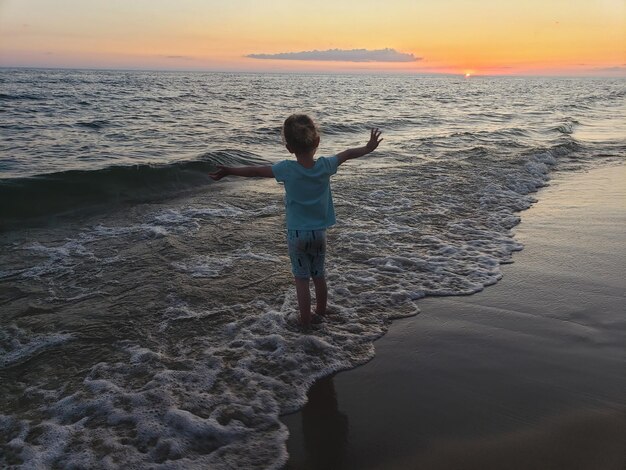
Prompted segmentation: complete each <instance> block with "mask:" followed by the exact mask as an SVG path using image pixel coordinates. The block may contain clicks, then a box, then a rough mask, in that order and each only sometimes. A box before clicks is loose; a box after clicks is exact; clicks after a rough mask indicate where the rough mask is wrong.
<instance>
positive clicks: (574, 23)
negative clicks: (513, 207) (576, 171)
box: [0, 0, 626, 76]
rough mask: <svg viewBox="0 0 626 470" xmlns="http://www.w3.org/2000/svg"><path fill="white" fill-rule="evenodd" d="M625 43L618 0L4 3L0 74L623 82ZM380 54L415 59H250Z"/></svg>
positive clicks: (625, 22) (623, 8) (624, 16)
mask: <svg viewBox="0 0 626 470" xmlns="http://www.w3.org/2000/svg"><path fill="white" fill-rule="evenodd" d="M303 31H306V32H303ZM625 33H626V3H624V2H623V0H597V1H595V2H588V1H587V0H570V1H569V2H568V8H563V4H562V3H561V2H544V1H542V0H525V1H523V2H522V1H521V0H520V1H517V0H512V1H511V2H500V1H497V0H480V1H479V0H477V1H476V2H466V1H463V0H447V1H446V2H441V1H435V0H424V1H423V2H419V4H418V3H416V2H414V1H412V0H390V1H389V2H388V4H387V5H386V8H385V9H382V10H381V9H380V8H379V4H378V2H376V1H375V0H360V1H359V2H358V3H357V2H356V1H354V0H344V1H341V2H337V1H331V0H319V1H318V2H316V3H315V4H304V3H303V4H298V5H296V6H294V5H293V4H292V3H290V2H288V1H287V0H266V2H264V4H263V5H260V4H258V5H257V4H256V3H254V2H253V3H250V2H247V1H245V0H232V1H231V2H207V1H204V0H186V1H185V2H175V1H168V0H160V1H159V2H154V1H149V0H134V1H133V2H122V1H111V2H101V1H95V0H93V1H90V0H82V1H79V0H55V2H49V1H46V0H5V1H3V2H2V3H0V66H43V67H86V68H139V69H143V68H148V69H184V70H232V71H261V72H320V71H325V72H357V73H358V72H374V73H376V72H392V73H395V72H397V73H445V74H454V75H463V76H465V75H466V74H469V76H474V75H541V74H547V75H557V74H573V75H581V74H594V73H606V74H613V75H614V76H624V75H626V42H625V41H624V34H625ZM385 48H392V49H395V50H396V51H397V52H399V53H407V54H413V55H414V56H415V57H417V58H420V60H417V61H414V62H334V61H311V60H309V61H300V60H276V59H252V58H248V57H246V56H247V55H248V54H259V53H263V54H277V53H286V52H299V51H312V50H320V51H323V50H330V49H342V50H352V49H367V50H380V49H385ZM616 74H617V75H616Z"/></svg>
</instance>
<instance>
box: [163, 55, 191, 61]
mask: <svg viewBox="0 0 626 470" xmlns="http://www.w3.org/2000/svg"><path fill="white" fill-rule="evenodd" d="M163 57H165V58H166V59H179V60H194V58H193V57H191V56H188V55H164V56H163Z"/></svg>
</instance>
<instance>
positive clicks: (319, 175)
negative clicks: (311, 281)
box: [272, 156, 339, 230]
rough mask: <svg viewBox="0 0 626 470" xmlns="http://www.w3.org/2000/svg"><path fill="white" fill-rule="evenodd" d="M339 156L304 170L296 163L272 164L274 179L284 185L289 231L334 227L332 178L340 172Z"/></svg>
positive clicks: (318, 162) (323, 160)
mask: <svg viewBox="0 0 626 470" xmlns="http://www.w3.org/2000/svg"><path fill="white" fill-rule="evenodd" d="M337 166H339V161H338V160H337V157H336V156H335V157H329V158H326V157H319V158H318V159H317V160H316V161H315V165H313V167H311V168H305V167H303V166H302V165H300V164H299V163H298V162H297V161H295V160H283V161H281V162H278V163H275V164H274V165H272V172H273V173H274V178H276V181H278V182H279V183H284V184H285V209H286V213H287V228H288V229H290V230H321V229H324V228H326V227H330V226H331V225H334V224H335V208H334V207H333V197H332V194H331V192H330V176H331V175H334V174H335V173H337Z"/></svg>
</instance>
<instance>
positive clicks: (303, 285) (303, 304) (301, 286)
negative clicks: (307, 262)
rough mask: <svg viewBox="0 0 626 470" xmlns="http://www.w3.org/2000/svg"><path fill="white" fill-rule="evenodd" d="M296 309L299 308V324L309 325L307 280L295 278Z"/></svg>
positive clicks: (309, 308)
mask: <svg viewBox="0 0 626 470" xmlns="http://www.w3.org/2000/svg"><path fill="white" fill-rule="evenodd" d="M294 279H295V282H296V294H297V296H298V307H300V323H302V324H303V325H310V324H311V292H310V290H309V278H304V277H295V278H294Z"/></svg>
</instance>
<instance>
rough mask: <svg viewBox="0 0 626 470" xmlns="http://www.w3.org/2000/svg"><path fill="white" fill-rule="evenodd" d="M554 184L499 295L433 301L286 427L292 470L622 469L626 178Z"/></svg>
mask: <svg viewBox="0 0 626 470" xmlns="http://www.w3.org/2000/svg"><path fill="white" fill-rule="evenodd" d="M553 177H554V179H553V181H552V182H551V184H550V186H549V187H547V188H545V189H542V190H541V191H540V192H539V193H538V195H537V198H538V200H539V201H538V202H537V203H536V204H535V205H534V206H533V207H532V208H531V209H529V210H527V211H525V212H523V213H522V214H521V217H522V222H521V224H520V225H518V226H517V227H516V228H515V229H514V232H515V238H516V240H518V241H520V242H522V243H523V244H524V250H523V251H521V252H519V253H516V254H515V255H514V256H513V264H511V265H506V266H503V269H502V270H503V274H504V277H503V279H502V280H501V281H500V282H498V283H497V284H496V285H494V286H490V287H487V288H486V289H485V290H484V291H482V292H480V293H478V294H475V295H472V296H463V297H443V298H427V299H424V300H423V301H421V302H420V308H421V313H420V314H419V315H417V316H415V317H411V318H408V319H403V320H397V321H394V323H393V324H392V326H391V328H390V330H389V332H388V333H387V335H385V336H384V337H383V338H382V339H380V340H379V341H377V342H376V343H375V347H376V357H375V358H374V359H373V360H372V361H371V362H369V363H368V364H366V365H365V366H362V367H359V368H357V369H354V370H351V371H346V372H341V373H339V374H337V375H335V376H333V377H330V378H326V379H323V380H321V381H319V382H318V383H317V384H316V385H315V386H314V387H313V388H312V389H311V391H310V392H309V403H308V404H307V406H306V407H305V408H304V409H303V410H302V411H300V412H298V413H295V414H292V415H288V416H284V417H283V418H282V420H283V422H284V423H285V424H286V425H287V426H288V427H289V432H290V438H289V441H288V452H289V454H290V459H289V462H288V463H287V466H286V468H288V469H313V468H319V469H321V468H325V469H342V468H359V469H408V468H425V469H457V470H458V469H502V468H507V469H531V468H532V469H568V470H573V469H589V470H592V469H605V470H612V469H615V470H620V469H623V468H624V466H625V464H626V457H625V456H626V444H625V443H626V412H625V410H626V399H625V398H624V397H625V395H624V391H625V390H626V374H625V372H624V371H625V370H626V368H625V367H626V346H625V345H626V319H625V317H624V305H625V303H626V298H625V297H626V284H625V281H624V267H625V266H626V250H624V246H625V243H626V234H625V231H624V227H625V222H626V167H625V166H611V167H603V168H597V169H593V170H590V171H588V172H578V173H572V172H560V173H556V174H554V175H553Z"/></svg>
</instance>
